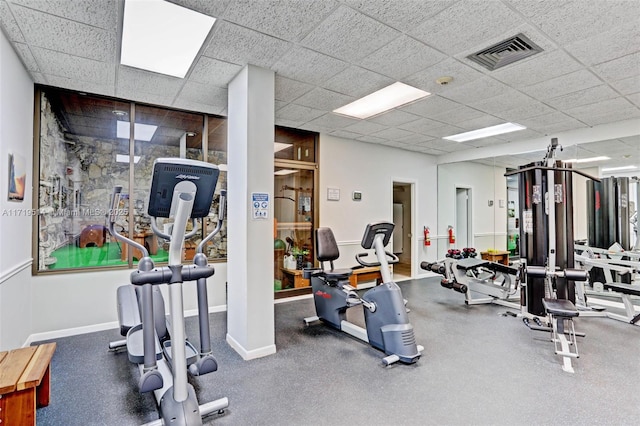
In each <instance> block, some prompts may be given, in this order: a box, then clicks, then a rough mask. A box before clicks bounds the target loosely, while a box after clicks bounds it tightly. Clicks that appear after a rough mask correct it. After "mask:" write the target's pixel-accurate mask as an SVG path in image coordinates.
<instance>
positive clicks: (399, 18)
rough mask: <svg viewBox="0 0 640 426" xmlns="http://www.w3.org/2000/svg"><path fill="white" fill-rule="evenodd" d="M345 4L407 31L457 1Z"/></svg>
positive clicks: (356, 0)
mask: <svg viewBox="0 0 640 426" xmlns="http://www.w3.org/2000/svg"><path fill="white" fill-rule="evenodd" d="M342 2H343V3H344V4H346V5H347V6H349V7H352V8H354V9H357V10H359V11H360V12H362V13H364V14H366V15H369V16H371V17H372V18H374V19H377V20H379V21H381V22H384V23H385V24H387V25H390V26H392V27H394V28H396V29H398V30H400V31H406V29H407V28H412V27H414V26H416V25H419V24H421V23H422V22H423V21H424V20H425V19H426V18H428V17H430V16H433V15H435V14H437V13H438V12H440V11H441V10H443V9H446V8H447V7H449V6H451V5H452V4H453V3H455V0H430V1H429V2H428V3H425V2H424V1H423V0H403V1H400V2H390V1H388V0H343V1H342Z"/></svg>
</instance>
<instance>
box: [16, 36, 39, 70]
mask: <svg viewBox="0 0 640 426" xmlns="http://www.w3.org/2000/svg"><path fill="white" fill-rule="evenodd" d="M13 47H15V49H16V51H17V52H18V56H20V59H22V63H23V64H24V66H25V67H26V68H27V70H29V71H31V72H39V71H40V67H39V66H38V63H37V62H36V59H35V58H34V57H33V54H32V53H31V50H30V49H29V46H28V45H26V44H24V43H14V44H13Z"/></svg>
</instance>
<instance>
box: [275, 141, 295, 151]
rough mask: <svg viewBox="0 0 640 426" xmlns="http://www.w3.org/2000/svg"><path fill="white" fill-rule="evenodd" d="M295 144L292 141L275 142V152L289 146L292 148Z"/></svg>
mask: <svg viewBox="0 0 640 426" xmlns="http://www.w3.org/2000/svg"><path fill="white" fill-rule="evenodd" d="M292 146H293V145H292V144H290V143H282V142H274V144H273V152H278V151H283V150H285V149H287V148H291V147H292Z"/></svg>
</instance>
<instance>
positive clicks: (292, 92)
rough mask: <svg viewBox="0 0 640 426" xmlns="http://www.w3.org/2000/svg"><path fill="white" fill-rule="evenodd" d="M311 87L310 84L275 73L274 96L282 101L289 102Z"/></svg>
mask: <svg viewBox="0 0 640 426" xmlns="http://www.w3.org/2000/svg"><path fill="white" fill-rule="evenodd" d="M311 89H313V86H312V85H311V84H307V83H302V82H300V81H296V80H291V79H290V78H286V77H282V76H280V75H278V74H276V82H275V98H276V99H277V100H280V101H283V102H291V101H293V100H296V99H298V98H299V97H300V96H302V95H304V94H305V93H307V92H309V91H310V90H311Z"/></svg>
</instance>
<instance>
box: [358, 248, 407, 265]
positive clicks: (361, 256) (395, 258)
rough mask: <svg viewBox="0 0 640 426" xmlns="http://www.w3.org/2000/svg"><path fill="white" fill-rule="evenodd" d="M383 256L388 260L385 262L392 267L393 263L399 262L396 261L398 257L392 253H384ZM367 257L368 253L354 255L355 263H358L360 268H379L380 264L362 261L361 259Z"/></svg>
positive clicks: (398, 260)
mask: <svg viewBox="0 0 640 426" xmlns="http://www.w3.org/2000/svg"><path fill="white" fill-rule="evenodd" d="M384 254H385V255H386V256H387V257H388V258H389V259H388V260H387V262H388V263H389V264H390V265H392V264H394V263H398V262H400V259H398V256H396V255H395V254H393V253H389V252H388V251H385V252H384ZM367 256H369V253H358V254H356V262H358V263H359V264H360V265H362V266H380V265H381V264H380V262H371V263H369V262H365V261H364V260H362V258H363V257H367Z"/></svg>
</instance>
